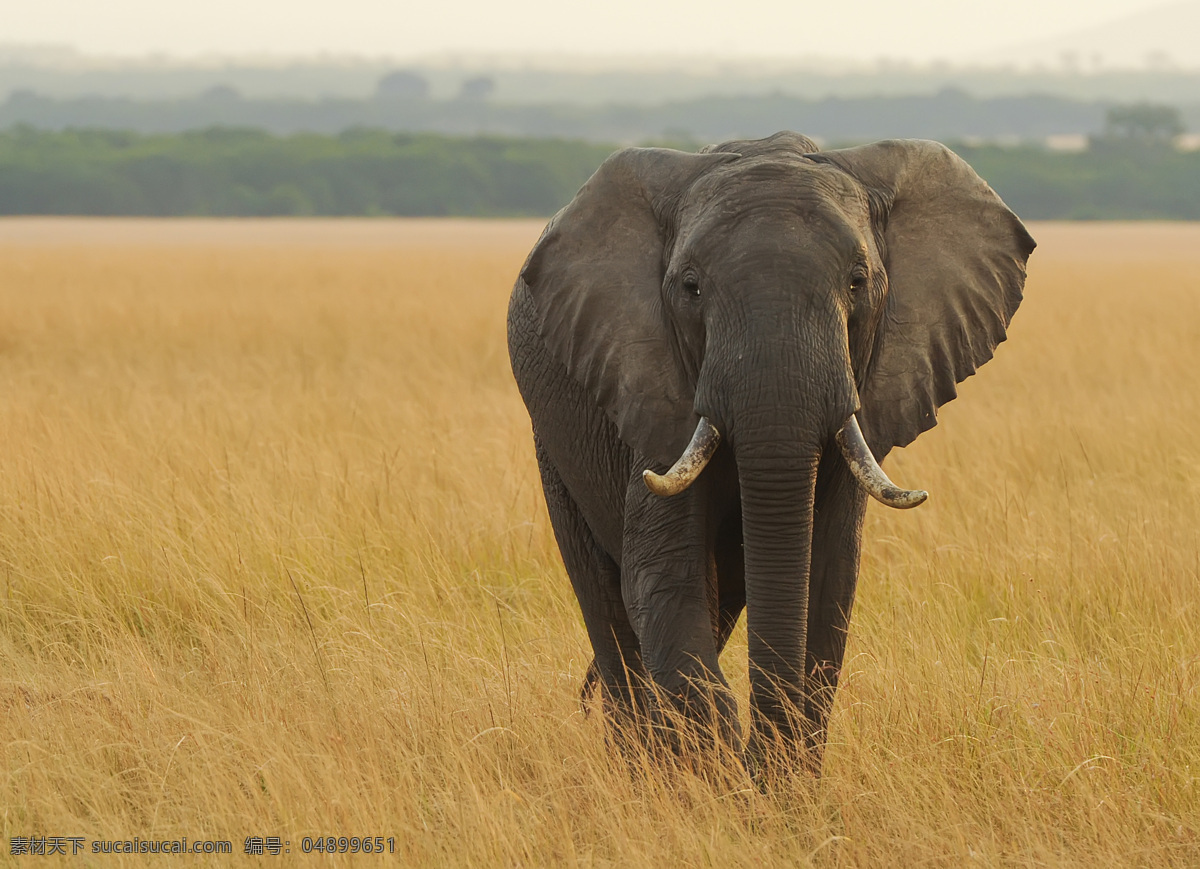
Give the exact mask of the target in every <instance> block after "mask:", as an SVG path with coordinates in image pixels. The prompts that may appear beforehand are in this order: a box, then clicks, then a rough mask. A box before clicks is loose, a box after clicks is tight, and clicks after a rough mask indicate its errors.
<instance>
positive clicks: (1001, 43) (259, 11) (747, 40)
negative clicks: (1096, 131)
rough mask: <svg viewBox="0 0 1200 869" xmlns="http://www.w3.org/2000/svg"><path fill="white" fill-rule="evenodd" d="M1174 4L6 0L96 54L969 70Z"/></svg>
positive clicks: (32, 38) (32, 28)
mask: <svg viewBox="0 0 1200 869" xmlns="http://www.w3.org/2000/svg"><path fill="white" fill-rule="evenodd" d="M1162 5H1164V3H1163V0H821V2H816V3H812V2H808V3H805V2H798V0H582V2H575V0H423V2H412V0H404V2H396V0H103V2H100V0H0V21H3V25H2V27H0V42H3V43H7V44H15V43H53V44H60V45H61V44H65V45H70V46H73V47H75V48H78V49H80V50H82V51H85V52H87V53H92V54H109V55H112V54H116V55H126V56H129V55H146V54H150V53H158V52H161V53H166V54H169V55H175V56H183V57H194V56H197V55H203V54H212V53H217V54H227V55H245V54H264V53H265V54H273V55H313V54H318V53H322V52H328V53H336V54H356V55H372V56H379V55H386V56H390V57H395V58H414V59H415V58H420V57H427V56H431V55H439V54H446V53H458V54H476V53H488V54H506V55H519V54H524V53H533V54H538V55H550V54H555V55H561V54H564V53H566V54H577V55H581V56H613V55H640V56H651V57H663V58H664V59H669V58H670V57H680V56H686V57H692V58H695V57H697V56H699V57H705V56H719V57H722V58H764V59H765V58H780V59H786V58H793V59H794V58H798V57H802V56H813V55H819V56H826V57H839V58H847V59H861V60H864V61H872V60H875V59H877V58H879V57H884V56H886V57H892V58H903V59H909V60H918V61H925V60H932V59H955V60H964V59H965V60H969V59H970V58H971V55H972V54H973V53H975V52H985V51H988V50H994V49H997V48H1003V47H1005V46H1008V45H1013V44H1019V43H1023V42H1029V41H1034V40H1038V39H1041V38H1044V37H1047V36H1054V35H1057V34H1059V33H1065V32H1070V31H1073V30H1078V29H1081V28H1084V27H1089V26H1092V25H1096V24H1102V23H1107V22H1109V21H1112V20H1114V19H1117V18H1120V17H1122V16H1124V15H1128V14H1130V13H1133V12H1138V11H1141V10H1145V9H1148V8H1151V7H1154V6H1162Z"/></svg>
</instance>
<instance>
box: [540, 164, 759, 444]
mask: <svg viewBox="0 0 1200 869" xmlns="http://www.w3.org/2000/svg"><path fill="white" fill-rule="evenodd" d="M734 159H737V157H736V155H733V154H687V153H684V152H681V151H670V150H665V149H659V148H628V149H625V150H623V151H619V152H617V153H616V154H614V155H613V156H611V157H609V158H608V160H606V161H605V162H604V164H603V165H602V166H601V167H600V168H599V169H597V170H596V174H595V175H593V176H592V177H591V178H590V179H589V180H588V182H587V183H586V184H584V186H583V187H582V189H580V191H579V193H577V194H576V196H575V198H574V199H573V200H571V202H570V204H569V205H567V207H566V208H564V209H563V210H562V211H560V212H559V213H558V214H557V215H555V217H554V219H553V220H551V221H550V224H549V225H548V226H547V227H546V231H545V232H543V233H542V237H541V239H540V240H539V241H538V243H537V245H536V246H535V247H534V249H533V251H532V252H531V253H530V254H529V258H528V259H527V260H526V261H525V266H524V268H522V269H521V279H522V280H524V281H525V283H526V284H527V285H528V286H529V290H530V293H531V294H532V296H533V300H534V303H535V305H536V307H537V310H538V314H539V316H540V318H541V323H540V327H541V335H542V339H543V340H544V341H545V342H546V346H547V347H548V348H549V349H550V352H551V353H553V354H554V355H555V356H556V357H557V358H558V359H559V360H560V361H561V362H562V363H563V364H564V365H565V366H566V369H567V371H568V373H569V374H570V375H571V377H572V378H574V379H575V380H576V381H577V382H578V383H579V384H580V385H581V386H583V388H584V390H585V391H586V393H587V394H588V395H589V397H591V398H592V400H594V401H595V402H596V404H597V405H598V406H599V407H601V408H603V410H604V411H605V413H606V414H607V415H608V418H609V419H611V420H612V421H613V422H614V423H616V425H617V429H618V431H619V432H620V435H621V439H622V440H624V441H625V442H626V443H627V444H629V445H630V446H632V447H633V448H635V449H636V450H638V451H639V452H641V453H643V454H644V455H646V456H649V457H651V458H654V459H658V460H659V461H661V462H663V463H664V464H668V465H669V464H671V463H672V462H674V461H675V460H676V459H677V458H679V454H680V453H681V452H682V451H683V448H684V447H685V446H686V445H687V443H688V439H689V438H690V437H691V435H692V432H693V431H694V429H695V427H696V420H697V417H696V415H695V412H694V411H693V409H692V403H693V400H694V395H693V392H694V387H693V385H692V384H690V383H689V382H688V380H687V377H686V376H685V374H684V372H683V370H682V368H681V366H680V364H679V361H678V359H677V354H676V352H675V350H674V349H673V347H672V343H671V342H672V337H671V336H672V334H673V333H672V331H671V329H670V327H669V325H668V323H667V319H666V312H665V311H664V309H663V301H662V283H663V275H664V271H665V268H666V260H667V256H666V253H665V246H666V244H667V239H668V237H669V236H670V235H671V234H672V233H673V221H674V213H675V211H676V210H677V208H678V205H679V202H680V200H681V198H682V196H683V194H684V193H685V192H686V191H687V189H688V188H689V187H690V186H691V185H692V184H693V183H694V182H695V181H696V180H697V179H698V178H699V177H700V176H701V175H703V174H704V173H706V172H707V171H709V170H710V169H712V168H713V167H715V166H718V165H720V164H723V163H727V162H729V161H730V160H734Z"/></svg>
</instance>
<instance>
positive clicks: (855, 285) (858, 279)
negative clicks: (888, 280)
mask: <svg viewBox="0 0 1200 869" xmlns="http://www.w3.org/2000/svg"><path fill="white" fill-rule="evenodd" d="M866 288H867V275H866V272H855V273H854V274H852V275H851V276H850V292H852V293H855V294H858V293H861V292H862V291H863V290H865V289H866Z"/></svg>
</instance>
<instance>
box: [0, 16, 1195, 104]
mask: <svg viewBox="0 0 1200 869" xmlns="http://www.w3.org/2000/svg"><path fill="white" fill-rule="evenodd" d="M1192 2H1193V3H1194V2H1197V0H1192ZM1196 32H1198V31H1197V28H1192V29H1190V30H1189V29H1186V28H1183V29H1181V30H1180V32H1179V34H1178V35H1177V37H1176V38H1179V39H1183V40H1185V41H1186V39H1187V38H1188V37H1190V36H1191V35H1192V34H1193V33H1196ZM1198 43H1200V40H1198ZM1021 50H1023V49H1022V48H1021V47H1018V48H1016V49H1014V50H1013V53H1012V55H1013V56H1011V57H1010V56H1009V55H1008V54H1006V53H1001V54H999V55H997V56H996V57H993V58H991V59H989V60H987V61H986V63H985V62H983V61H981V59H980V58H975V57H972V58H968V59H966V61H965V62H964V64H962V65H959V66H953V65H950V64H914V63H906V62H879V63H866V62H856V63H847V62H844V61H843V62H832V61H817V60H811V59H810V60H798V61H796V62H794V63H788V64H779V63H776V64H765V63H752V62H728V61H719V62H714V61H712V60H711V59H709V58H694V59H691V60H688V59H680V60H678V61H677V62H672V63H670V64H664V63H661V62H659V63H655V64H650V63H648V62H635V61H628V60H627V61H624V62H623V63H622V64H618V63H616V62H611V63H607V64H605V63H593V64H591V65H589V66H582V65H580V64H579V63H572V62H570V61H569V59H565V58H541V59H538V58H526V57H504V56H498V57H475V58H470V57H468V58H457V59H442V60H432V59H429V60H424V61H419V62H418V61H412V60H409V61H405V62H402V63H398V62H396V61H394V60H388V59H386V58H332V59H331V58H292V59H284V60H280V59H274V60H264V59H261V58H259V59H256V58H226V59H214V60H211V61H208V62H199V61H191V62H186V63H185V62H180V61H171V60H164V59H161V58H147V59H141V60H129V59H124V60H115V59H111V58H100V57H92V56H88V55H85V54H81V53H79V52H75V51H72V50H71V49H69V48H64V47H57V46H19V45H18V46H14V45H7V46H6V45H3V44H0V100H3V99H4V98H6V97H7V96H8V95H9V94H10V93H12V92H14V91H32V92H34V93H37V94H40V95H42V96H47V97H53V98H56V99H79V98H82V97H107V98H118V99H119V98H123V99H131V100H171V99H187V98H190V97H192V96H195V95H196V94H199V93H203V92H204V91H207V90H210V89H212V88H214V87H219V86H224V87H232V88H233V89H235V90H237V91H238V92H239V93H240V94H242V95H243V96H244V97H246V98H248V99H275V100H281V99H290V100H301V101H308V102H315V101H318V100H322V99H352V100H359V99H366V98H368V97H370V96H371V95H372V94H374V93H375V92H376V90H377V87H378V85H379V82H380V80H381V79H382V78H383V77H384V76H386V75H388V74H389V73H392V72H396V71H397V70H406V71H409V72H412V73H415V74H418V75H420V76H422V77H423V78H424V79H426V80H427V81H428V83H429V95H430V97H432V98H433V99H449V98H452V97H453V96H454V95H456V94H458V93H459V92H460V91H461V89H462V86H463V84H464V83H465V82H466V81H468V80H470V79H472V78H478V77H480V76H486V77H489V78H491V79H492V80H493V81H494V83H495V92H494V94H493V97H494V99H495V100H497V101H498V102H503V103H508V104H514V105H515V104H525V105H531V104H536V105H544V104H548V103H555V104H570V105H577V106H601V105H605V104H609V103H621V104H625V105H642V106H646V105H658V104H661V103H666V102H683V101H688V100H696V99H702V98H706V97H719V96H725V97H743V96H790V97H797V98H803V99H810V100H814V99H823V98H826V97H835V96H836V97H844V98H849V97H865V96H914V95H925V96H929V95H932V94H934V93H937V92H938V91H940V90H944V89H946V88H956V89H958V90H962V91H966V92H967V93H970V94H972V95H974V96H978V97H988V96H1023V95H1026V94H1030V93H1040V94H1048V95H1053V96H1061V97H1067V98H1071V99H1078V100H1085V101H1098V100H1099V101H1103V100H1133V99H1149V100H1156V101H1159V102H1171V103H1180V102H1195V101H1200V96H1198V95H1200V68H1197V69H1192V70H1187V69H1171V68H1167V67H1161V68H1155V69H1148V68H1145V65H1144V63H1143V59H1141V58H1138V63H1137V64H1136V66H1137V67H1138V68H1137V69H1132V70H1131V69H1124V70H1122V69H1114V68H1112V67H1111V65H1110V66H1109V67H1106V68H1103V69H1095V68H1093V66H1092V65H1091V60H1090V56H1089V55H1084V54H1081V53H1079V52H1078V51H1077V53H1076V65H1075V67H1071V66H1070V65H1066V66H1064V64H1063V57H1062V54H1063V52H1064V51H1066V49H1064V48H1062V47H1061V46H1058V45H1057V43H1056V44H1055V46H1052V47H1051V48H1049V49H1046V50H1041V49H1038V50H1034V51H1033V54H1032V55H1030V56H1031V57H1035V58H1041V61H1042V65H1041V66H1040V67H1035V66H1034V65H1032V64H1028V65H1026V66H1024V67H1022V68H1017V67H1015V66H1014V65H1013V57H1015V56H1017V54H1018V53H1019V52H1020V51H1021ZM1039 52H1041V53H1040V54H1039ZM1042 55H1045V56H1044V57H1042ZM1181 56H1182V55H1181Z"/></svg>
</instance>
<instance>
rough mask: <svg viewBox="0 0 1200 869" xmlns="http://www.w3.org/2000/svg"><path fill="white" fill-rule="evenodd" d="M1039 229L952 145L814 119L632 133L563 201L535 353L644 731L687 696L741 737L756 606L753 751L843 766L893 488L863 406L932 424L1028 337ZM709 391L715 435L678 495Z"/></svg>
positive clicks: (914, 428)
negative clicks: (685, 143) (860, 132)
mask: <svg viewBox="0 0 1200 869" xmlns="http://www.w3.org/2000/svg"><path fill="white" fill-rule="evenodd" d="M1033 247H1034V242H1033V240H1032V238H1030V236H1029V235H1028V233H1027V232H1026V231H1025V229H1024V227H1023V226H1022V225H1021V223H1020V221H1019V220H1018V219H1017V218H1016V216H1015V215H1013V214H1012V213H1011V212H1010V211H1009V210H1008V209H1007V208H1006V207H1005V206H1004V204H1003V203H1002V202H1001V201H1000V199H999V197H997V196H996V195H995V194H994V193H993V192H992V191H991V189H990V188H988V187H987V185H986V184H984V183H983V182H982V181H981V180H980V179H979V178H978V176H976V175H975V173H974V172H973V171H972V170H971V169H970V168H969V167H968V166H967V165H966V164H965V163H963V162H962V161H961V160H960V159H959V158H957V157H956V156H954V155H953V154H952V153H950V152H949V151H948V150H946V149H945V148H943V147H942V146H940V145H937V144H935V143H932V142H918V141H892V142H881V143H877V144H875V145H868V146H862V147H860V148H852V149H846V150H842V151H829V152H818V151H817V148H816V147H815V146H814V145H813V143H812V142H811V141H809V140H807V139H805V138H804V137H802V136H799V135H796V134H794V133H780V134H777V135H776V136H772V137H770V138H768V139H763V140H758V141H750V142H730V143H726V144H724V145H721V146H717V147H715V148H711V149H708V150H707V151H706V152H704V153H701V154H684V153H681V152H675V151H667V150H659V149H627V150H625V151H621V152H619V153H617V154H615V155H614V156H613V157H611V158H609V160H608V161H606V162H605V164H604V165H603V166H602V167H601V168H600V169H599V170H598V171H597V172H596V174H595V175H594V176H593V177H592V179H591V180H590V181H589V182H588V183H587V184H586V185H585V186H584V187H583V189H581V190H580V192H579V194H578V195H577V196H576V197H575V199H574V200H573V201H572V202H571V204H570V205H568V206H567V207H566V208H564V209H563V210H562V211H561V212H560V213H559V214H558V215H557V216H556V217H555V218H554V219H553V220H552V221H551V223H550V224H549V226H548V227H547V228H546V231H545V232H544V233H543V235H542V238H541V239H540V240H539V242H538V243H537V246H536V247H535V248H534V250H533V252H532V253H531V254H530V256H529V259H528V260H527V261H526V263H525V266H524V268H523V269H522V272H521V277H520V278H519V279H518V281H517V283H516V286H515V288H514V290H513V294H512V300H511V304H510V308H509V322H508V329H509V348H510V355H511V359H512V366H513V372H514V374H515V376H516V380H517V384H518V386H519V387H520V390H521V394H522V396H523V398H524V400H525V403H526V406H527V408H528V410H529V414H530V417H531V419H532V422H533V430H534V440H535V446H536V452H537V459H538V463H539V466H540V469H541V474H542V482H543V487H544V490H545V495H546V502H547V506H548V509H549V513H550V518H551V521H552V524H553V526H554V531H555V535H556V538H557V540H558V544H559V547H560V549H561V552H562V556H563V561H564V563H565V565H566V569H567V573H568V575H569V576H570V579H571V583H572V585H573V587H574V590H575V593H576V596H577V597H578V600H579V604H580V607H581V609H582V611H583V616H584V621H585V623H586V626H587V631H588V636H589V638H590V640H591V643H592V648H593V650H594V653H595V660H594V662H593V666H592V670H591V676H592V677H594V678H595V679H597V680H598V682H599V684H600V686H601V689H602V693H603V697H604V704H605V710H606V713H607V714H608V715H609V716H610V718H611V719H612V720H613V721H614V722H615V723H616V724H617V725H618V727H617V729H618V732H620V733H622V734H624V735H625V738H628V737H629V734H638V733H642V734H643V735H644V734H645V732H646V730H645V728H646V727H647V726H651V727H653V731H654V732H660V733H661V732H664V731H665V732H666V733H667V734H668V735H669V734H671V733H675V734H678V733H679V722H680V721H682V722H684V724H685V726H686V725H687V724H688V723H689V722H690V723H691V724H694V725H695V727H694V731H695V732H696V733H707V734H712V733H716V734H717V735H718V738H720V739H721V740H723V741H724V742H725V743H726V744H727V745H729V746H732V747H734V748H735V749H736V750H741V747H742V736H741V734H740V732H739V727H738V724H737V714H736V705H735V701H734V699H733V697H732V695H731V694H730V692H729V689H728V685H727V683H726V681H725V677H724V676H723V675H722V673H721V668H720V665H719V661H718V656H719V655H720V652H721V649H722V648H723V646H724V645H725V642H726V641H727V640H728V638H729V635H730V632H731V631H732V629H733V626H734V624H735V623H736V621H737V619H738V618H739V616H740V614H741V612H742V610H743V609H745V610H746V611H747V628H748V635H749V656H750V677H751V694H750V703H751V726H752V730H751V733H750V740H749V746H748V748H749V757H750V758H751V760H756V759H758V760H761V759H762V758H764V757H765V756H767V755H768V754H770V753H771V750H772V749H773V748H779V749H782V750H783V751H784V752H785V753H788V756H795V757H796V759H797V760H799V761H800V762H802V763H805V764H807V765H809V766H810V767H811V768H814V769H819V763H820V755H821V749H822V747H823V745H824V742H825V728H826V721H827V718H828V713H829V709H830V705H831V703H832V699H833V693H834V690H835V689H836V686H837V681H838V674H839V672H840V669H841V666H842V657H843V652H844V649H845V642H846V632H847V625H848V621H849V617H850V610H851V605H852V604H853V601H854V592H855V586H856V583H857V580H858V564H859V547H860V537H861V529H862V523H863V515H864V512H865V508H866V501H867V495H866V492H865V491H864V489H863V488H862V486H861V485H860V484H859V482H858V481H857V480H856V478H855V477H854V476H853V475H852V474H851V473H850V471H849V469H848V466H847V463H846V461H845V459H844V458H843V456H842V454H841V453H840V452H839V449H838V447H837V446H835V445H834V437H835V434H836V433H837V432H838V431H839V429H841V427H842V426H843V425H844V424H845V423H846V422H847V420H848V418H849V417H850V416H851V415H852V414H855V413H857V416H858V419H859V422H860V423H861V427H862V429H863V432H864V433H865V436H866V441H867V444H868V445H869V446H870V449H871V451H872V452H873V453H874V455H875V456H876V458H878V459H879V460H881V461H882V459H883V458H884V456H886V455H887V453H888V451H889V450H891V449H892V448H893V447H895V446H904V445H906V444H908V443H909V442H911V441H912V440H913V439H914V438H915V437H916V436H917V435H918V434H920V433H921V432H922V431H924V430H926V429H928V428H930V427H931V426H932V425H933V424H934V415H935V413H936V410H937V407H938V406H940V405H941V404H943V403H945V402H946V401H949V400H950V399H951V398H953V397H954V395H955V384H956V383H958V382H959V381H961V380H962V379H963V378H965V377H967V376H969V375H970V374H971V373H973V372H974V371H975V370H976V368H978V366H979V365H981V364H983V363H984V362H986V361H987V360H988V359H990V358H991V356H992V353H993V351H994V349H995V347H996V345H997V344H998V343H999V342H1000V341H1002V340H1004V337H1005V329H1006V327H1007V325H1008V323H1009V320H1010V319H1011V317H1012V315H1013V313H1014V311H1015V310H1016V307H1017V305H1018V304H1019V302H1020V299H1021V290H1022V287H1023V284H1024V278H1025V262H1026V260H1027V258H1028V256H1029V254H1030V252H1031V251H1032V250H1033ZM701 416H704V417H707V418H708V419H709V420H711V421H712V423H713V424H714V425H715V426H716V428H717V429H718V430H719V432H720V435H721V438H722V440H721V445H720V447H719V448H718V449H717V452H716V454H715V455H714V456H713V458H712V460H711V462H709V464H708V466H707V467H706V468H705V469H704V470H703V472H702V473H700V475H699V477H698V478H697V479H696V480H695V482H694V483H693V484H692V485H691V486H690V488H688V489H686V491H683V492H682V493H681V494H678V495H672V496H669V497H662V496H658V495H654V494H651V493H650V492H649V491H648V489H647V487H646V485H645V484H644V483H643V479H642V472H643V470H644V469H646V468H650V469H653V470H654V471H656V472H659V473H661V472H663V471H664V470H665V469H666V468H667V467H668V466H670V465H671V464H672V462H674V461H675V459H676V458H678V457H679V455H680V452H681V450H683V448H684V446H685V445H686V444H687V443H688V441H689V438H690V436H691V434H692V432H693V430H694V429H695V427H696V424H697V420H698V419H699V418H700V417H701ZM650 686H654V688H655V690H653V691H650V690H648V688H649V687H650ZM671 707H674V708H673V710H672V709H671ZM668 712H669V713H671V714H665V713H668ZM668 719H669V720H670V721H671V722H674V727H675V729H674V730H672V728H671V727H670V726H665V725H664V722H665V721H666V720H668ZM654 725H659V726H654Z"/></svg>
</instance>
